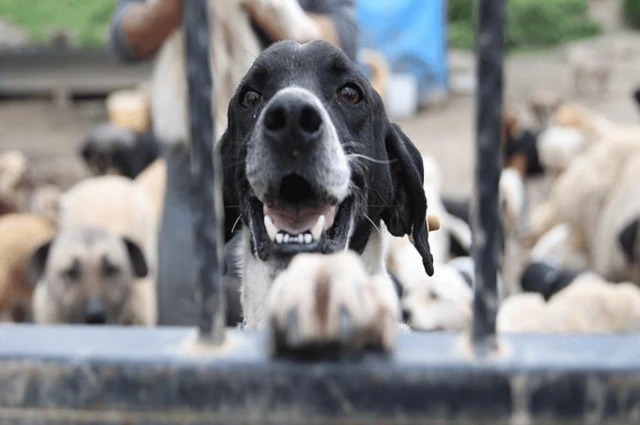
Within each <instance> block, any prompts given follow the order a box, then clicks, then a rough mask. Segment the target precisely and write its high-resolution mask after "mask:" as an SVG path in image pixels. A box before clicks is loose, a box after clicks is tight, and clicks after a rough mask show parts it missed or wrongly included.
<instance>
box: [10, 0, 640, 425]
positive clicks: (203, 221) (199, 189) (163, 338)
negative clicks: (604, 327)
mask: <svg viewBox="0 0 640 425" xmlns="http://www.w3.org/2000/svg"><path fill="white" fill-rule="evenodd" d="M479 6H480V9H479V21H478V23H479V29H478V34H479V37H478V57H479V61H478V63H479V65H478V77H479V80H480V81H479V96H478V104H477V106H478V116H477V120H478V121H477V132H478V140H477V142H478V146H477V153H478V156H477V167H476V179H477V181H476V200H477V202H476V208H475V209H474V230H475V246H476V248H475V252H474V257H475V258H476V260H477V267H478V268H477V271H476V276H477V278H478V284H477V286H476V288H475V291H476V294H475V303H474V326H473V331H472V333H471V338H469V336H468V335H464V334H406V335H401V336H400V338H399V340H398V343H397V347H396V349H395V351H394V353H393V354H392V355H391V356H390V357H381V356H379V355H375V354H369V355H365V356H364V358H362V359H359V360H357V361H335V362H328V361H316V362H295V361H284V360H280V359H272V358H270V357H269V355H268V354H267V349H266V347H267V341H266V338H267V336H266V335H265V334H264V333H259V332H258V333H253V332H240V331H235V330H234V331H229V330H228V331H226V333H225V335H224V339H223V338H222V337H223V329H222V323H223V320H222V318H223V317H224V303H223V298H222V292H221V283H220V270H221V268H220V264H221V255H220V254H221V248H222V246H221V242H220V237H221V232H220V231H218V230H219V227H220V223H222V216H221V213H220V211H221V208H220V206H221V205H220V195H219V193H220V192H219V185H220V177H219V163H218V162H217V161H218V159H217V158H215V159H214V162H213V163H212V162H211V161H210V158H211V155H212V137H211V135H212V134H213V123H212V122H211V118H210V117H211V116H212V114H211V99H210V88H211V77H210V73H209V72H208V68H209V63H208V61H207V60H206V57H207V54H208V46H207V44H208V37H207V35H206V13H205V10H206V9H205V7H206V6H205V0H189V2H185V13H184V19H185V27H186V29H187V52H188V61H189V93H190V108H191V132H192V135H193V140H192V144H193V158H192V167H193V173H194V180H196V182H195V185H194V194H196V193H197V194H199V196H198V200H197V201H194V203H193V207H194V209H195V211H196V217H197V220H196V224H195V229H194V230H195V232H196V236H197V241H198V242H197V243H198V251H199V252H200V254H199V255H200V258H199V269H198V271H199V277H200V282H201V288H202V295H203V297H202V299H203V319H202V322H201V324H200V333H198V332H197V331H196V330H194V329H184V328H173V329H172V328H158V329H136V328H113V327H100V328H96V327H91V328H87V327H82V326H68V327H67V326H50V327H40V326H4V327H0V423H2V424H41V423H42V424H43V423H47V424H50V423H51V424H125V423H126V424H225V425H226V424H323V425H324V424H350V425H355V424H363V425H364V424H367V425H369V424H398V425H402V424H407V425H413V424H415V425H418V424H420V425H422V424H491V425H497V424H510V425H530V424H544V425H551V424H605V423H606V424H634V425H636V424H638V423H640V343H638V338H637V337H636V336H602V335H600V336H595V335H583V336H567V335H558V336H544V335H510V336H500V341H499V343H500V344H499V350H495V348H496V345H497V344H496V342H497V336H496V333H495V316H496V310H497V296H496V271H497V263H498V261H497V243H496V232H497V231H498V228H499V215H498V199H497V196H498V195H497V193H498V191H497V188H498V177H499V168H500V159H499V137H500V132H499V128H500V121H501V115H502V114H501V109H502V61H503V43H504V38H503V33H502V31H503V28H504V7H505V4H504V0H480V1H479ZM212 188H213V189H212ZM207 229H213V230H207ZM201 337H204V338H201ZM220 343H222V344H220ZM472 343H473V344H472ZM474 348H475V349H474ZM487 354H491V355H487Z"/></svg>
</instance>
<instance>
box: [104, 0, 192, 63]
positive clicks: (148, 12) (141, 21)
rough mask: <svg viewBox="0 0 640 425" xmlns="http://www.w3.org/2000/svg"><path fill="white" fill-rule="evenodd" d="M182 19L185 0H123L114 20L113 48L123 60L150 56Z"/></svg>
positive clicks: (112, 26) (112, 28) (111, 44)
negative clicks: (145, 0)
mask: <svg viewBox="0 0 640 425" xmlns="http://www.w3.org/2000/svg"><path fill="white" fill-rule="evenodd" d="M181 20H182V0H158V1H155V2H144V0H120V3H119V4H118V7H117V9H116V11H115V13H114V15H113V18H112V21H111V31H110V36H109V38H110V40H109V41H110V46H111V50H112V51H113V52H114V53H115V55H116V56H117V57H118V58H120V59H121V60H123V61H135V60H139V59H146V58H149V57H151V56H152V55H153V54H155V53H156V51H157V50H158V49H159V48H160V46H162V44H163V43H164V41H165V40H166V39H167V37H168V36H169V35H171V33H172V32H173V31H174V30H175V29H176V28H178V27H179V26H180V23H181Z"/></svg>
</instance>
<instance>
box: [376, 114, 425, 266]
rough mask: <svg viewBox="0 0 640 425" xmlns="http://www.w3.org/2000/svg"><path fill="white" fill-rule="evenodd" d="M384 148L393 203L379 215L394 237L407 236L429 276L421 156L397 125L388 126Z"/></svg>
mask: <svg viewBox="0 0 640 425" xmlns="http://www.w3.org/2000/svg"><path fill="white" fill-rule="evenodd" d="M385 147H386V150H387V155H388V156H389V160H390V167H391V176H392V183H393V188H394V193H393V200H392V202H391V204H390V206H389V207H387V208H386V209H385V210H384V211H383V213H382V219H383V220H384V223H385V224H386V225H387V229H389V232H390V233H391V234H392V235H394V236H398V237H401V236H404V235H409V238H410V239H412V242H413V244H414V245H415V247H416V249H417V250H418V252H419V253H420V256H421V257H422V264H423V265H424V269H425V270H426V272H427V274H428V275H429V276H432V275H433V256H432V255H431V248H430V247H429V235H428V231H427V226H426V218H427V197H426V195H425V193H424V187H423V184H424V166H423V164H422V156H421V155H420V152H419V151H418V149H417V148H416V147H415V145H414V144H413V143H412V142H411V140H409V138H408V137H407V136H406V135H405V134H404V133H403V132H402V130H401V129H400V127H399V126H398V125H396V124H390V125H389V126H388V127H387V133H386V135H385Z"/></svg>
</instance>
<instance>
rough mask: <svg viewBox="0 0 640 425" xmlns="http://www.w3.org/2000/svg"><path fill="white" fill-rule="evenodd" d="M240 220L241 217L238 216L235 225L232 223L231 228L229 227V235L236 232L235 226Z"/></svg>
mask: <svg viewBox="0 0 640 425" xmlns="http://www.w3.org/2000/svg"><path fill="white" fill-rule="evenodd" d="M240 218H242V216H241V215H239V216H238V218H236V221H235V223H233V226H232V227H231V233H233V232H234V231H235V230H236V226H237V225H238V222H239V221H240Z"/></svg>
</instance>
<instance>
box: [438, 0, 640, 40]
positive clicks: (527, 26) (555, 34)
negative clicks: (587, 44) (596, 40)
mask: <svg viewBox="0 0 640 425" xmlns="http://www.w3.org/2000/svg"><path fill="white" fill-rule="evenodd" d="M628 1H630V0H628ZM635 3H640V0H635ZM476 4H477V0H449V4H448V12H449V42H450V44H451V45H453V46H456V47H464V48H470V47H473V43H474V34H475V32H474V15H475V7H476ZM599 31H600V29H599V27H598V24H597V23H596V22H594V21H593V20H592V19H591V18H590V17H589V14H588V0H508V1H507V43H508V45H509V47H511V48H515V49H522V48H538V47H548V46H553V45H556V44H559V43H563V42H567V41H571V40H576V39H580V38H585V37H589V36H593V35H595V34H598V33H599Z"/></svg>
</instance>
